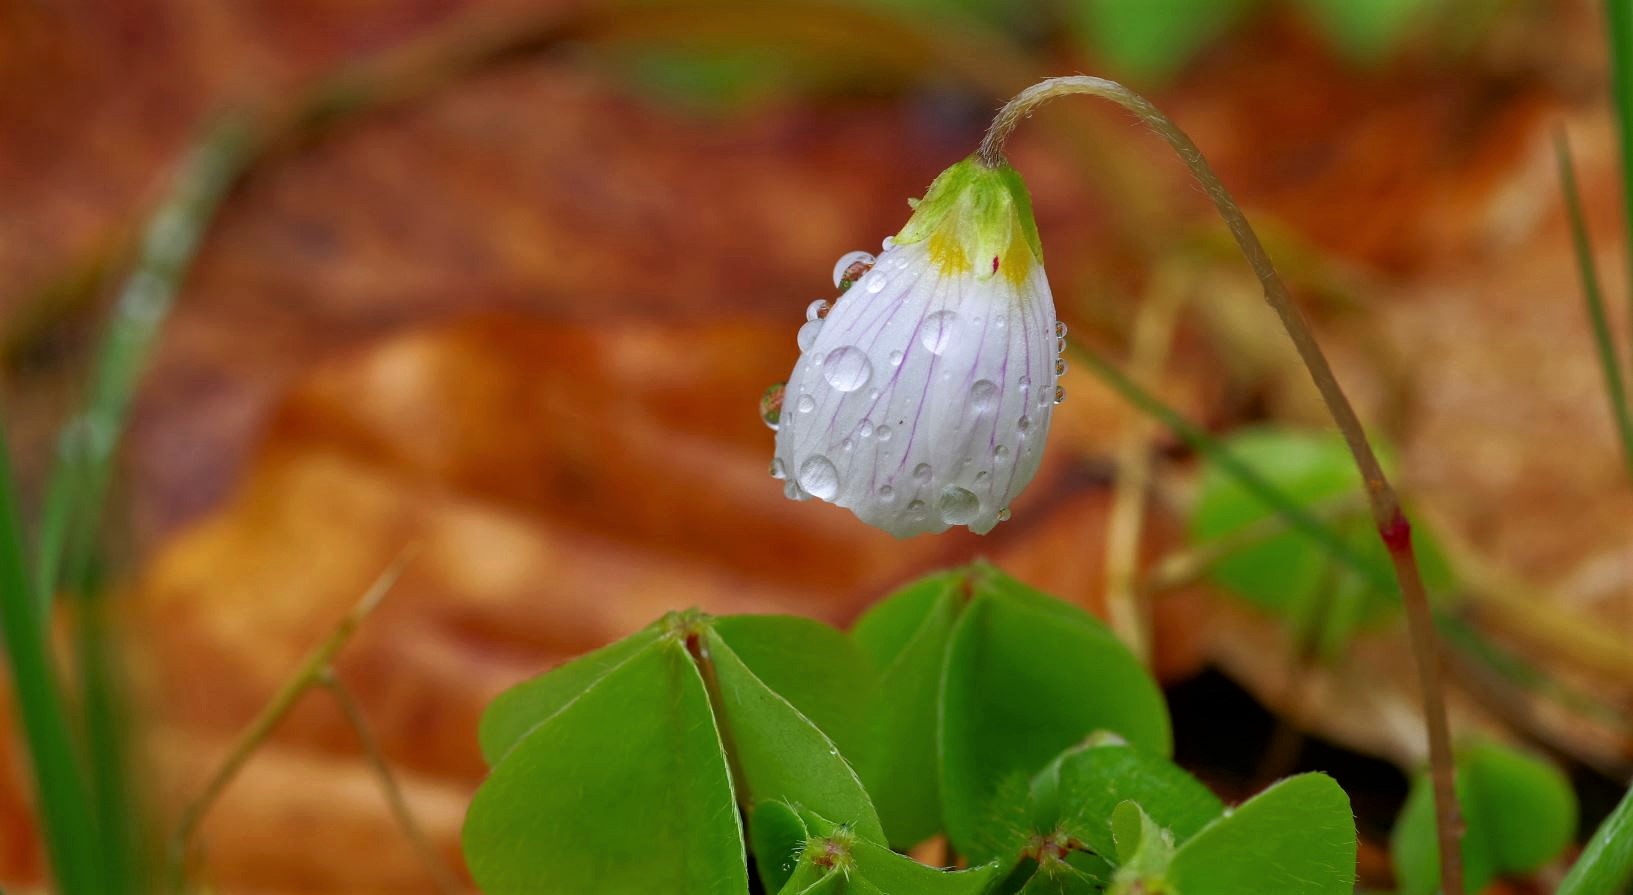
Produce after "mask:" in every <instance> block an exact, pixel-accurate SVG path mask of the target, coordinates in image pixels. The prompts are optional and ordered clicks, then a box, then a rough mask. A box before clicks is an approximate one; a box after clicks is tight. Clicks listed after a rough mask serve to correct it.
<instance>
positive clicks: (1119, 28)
mask: <svg viewBox="0 0 1633 895" xmlns="http://www.w3.org/2000/svg"><path fill="white" fill-rule="evenodd" d="M1253 5H1254V0H1077V2H1075V3H1073V4H1071V5H1070V6H1068V7H1067V11H1068V15H1069V16H1070V17H1071V19H1072V24H1073V25H1074V26H1075V27H1076V29H1077V31H1078V33H1079V34H1080V35H1081V36H1082V38H1083V40H1084V41H1085V42H1086V43H1087V44H1088V46H1089V47H1090V49H1091V50H1093V51H1094V53H1095V54H1096V55H1097V56H1099V57H1100V58H1102V59H1104V60H1105V61H1106V62H1107V63H1109V64H1110V65H1111V66H1112V67H1113V69H1115V70H1116V72H1118V73H1119V74H1122V75H1124V76H1126V77H1129V78H1132V79H1135V80H1163V79H1166V78H1168V77H1170V76H1172V75H1173V74H1175V73H1176V72H1178V71H1179V69H1180V68H1181V67H1183V66H1184V65H1185V63H1187V62H1189V61H1190V60H1191V57H1192V56H1194V55H1195V54H1196V53H1197V51H1198V50H1201V49H1202V48H1203V47H1205V46H1207V45H1208V44H1209V43H1211V42H1212V41H1214V40H1216V39H1218V38H1219V37H1220V36H1221V35H1222V34H1224V33H1225V32H1226V31H1228V30H1230V28H1231V27H1232V26H1234V25H1235V24H1236V23H1238V22H1240V21H1241V20H1242V18H1243V16H1244V14H1245V13H1246V12H1248V11H1249V10H1250V9H1251V8H1252V7H1253Z"/></svg>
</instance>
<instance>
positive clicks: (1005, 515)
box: [998, 507, 1009, 522]
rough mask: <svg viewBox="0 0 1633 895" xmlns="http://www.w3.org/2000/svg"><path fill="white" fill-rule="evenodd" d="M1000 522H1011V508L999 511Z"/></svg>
mask: <svg viewBox="0 0 1633 895" xmlns="http://www.w3.org/2000/svg"><path fill="white" fill-rule="evenodd" d="M998 521H999V522H1008V521H1009V507H1004V508H1002V509H1000V510H999V511H998Z"/></svg>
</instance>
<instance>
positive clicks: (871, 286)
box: [862, 268, 890, 295]
mask: <svg viewBox="0 0 1633 895" xmlns="http://www.w3.org/2000/svg"><path fill="white" fill-rule="evenodd" d="M862 282H864V283H866V284H868V292H870V293H872V294H874V295H877V294H878V293H879V292H880V291H882V290H883V289H884V288H885V286H887V285H889V283H890V278H889V277H887V276H885V275H884V273H883V272H882V271H880V270H878V269H877V268H875V269H874V270H873V272H871V273H869V274H868V275H867V276H865V277H863V278H862Z"/></svg>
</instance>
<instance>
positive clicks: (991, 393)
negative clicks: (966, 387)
mask: <svg viewBox="0 0 1633 895" xmlns="http://www.w3.org/2000/svg"><path fill="white" fill-rule="evenodd" d="M997 406H998V384H997V383H995V382H992V381H990V380H987V379H977V380H976V381H975V384H974V385H972V386H970V409H971V410H973V411H974V412H975V413H977V414H984V413H991V412H992V411H993V409H994V408H996V407H997Z"/></svg>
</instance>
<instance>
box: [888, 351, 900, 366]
mask: <svg viewBox="0 0 1633 895" xmlns="http://www.w3.org/2000/svg"><path fill="white" fill-rule="evenodd" d="M890 365H891V366H892V367H899V366H901V365H902V353H901V352H900V351H892V352H890Z"/></svg>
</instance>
